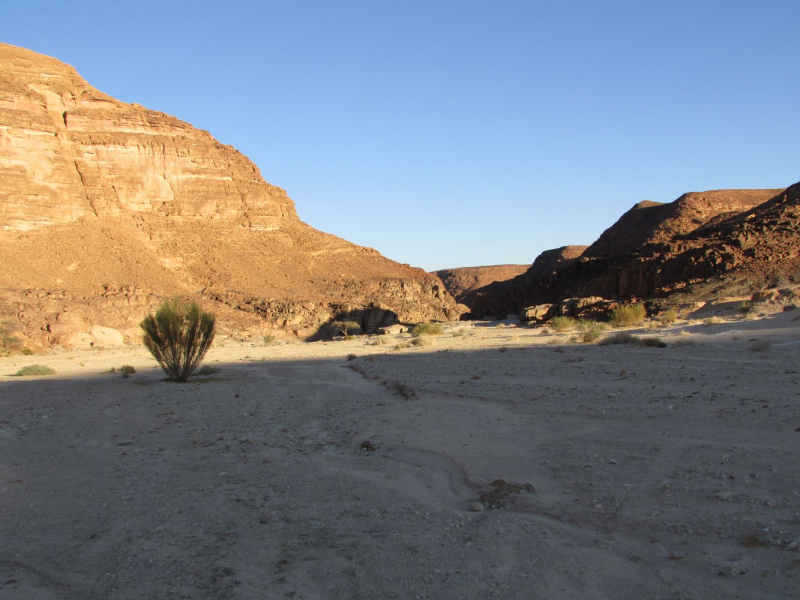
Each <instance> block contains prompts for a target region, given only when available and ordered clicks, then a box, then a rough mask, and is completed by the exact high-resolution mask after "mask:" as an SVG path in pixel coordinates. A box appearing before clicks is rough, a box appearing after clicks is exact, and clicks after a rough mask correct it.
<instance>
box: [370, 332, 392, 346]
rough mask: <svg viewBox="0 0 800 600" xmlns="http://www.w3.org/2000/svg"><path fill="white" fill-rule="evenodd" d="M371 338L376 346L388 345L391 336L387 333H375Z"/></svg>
mask: <svg viewBox="0 0 800 600" xmlns="http://www.w3.org/2000/svg"><path fill="white" fill-rule="evenodd" d="M373 339H374V342H375V345H376V346H388V345H389V344H391V343H392V340H393V338H392V336H391V335H388V334H384V335H376V336H375V337H374V338H373Z"/></svg>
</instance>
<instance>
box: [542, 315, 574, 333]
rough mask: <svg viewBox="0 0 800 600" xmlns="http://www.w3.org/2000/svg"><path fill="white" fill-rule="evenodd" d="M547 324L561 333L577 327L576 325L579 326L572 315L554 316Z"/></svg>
mask: <svg viewBox="0 0 800 600" xmlns="http://www.w3.org/2000/svg"><path fill="white" fill-rule="evenodd" d="M547 324H548V325H549V326H550V327H552V328H553V329H555V330H556V331H558V332H559V333H560V332H564V331H569V330H570V329H575V327H577V326H578V323H577V321H575V319H572V318H570V317H553V318H552V319H550V320H549V321H548V322H547Z"/></svg>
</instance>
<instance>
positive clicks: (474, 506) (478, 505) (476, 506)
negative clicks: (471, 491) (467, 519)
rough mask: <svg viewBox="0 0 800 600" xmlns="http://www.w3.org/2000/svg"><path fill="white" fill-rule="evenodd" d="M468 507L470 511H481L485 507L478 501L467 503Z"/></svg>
mask: <svg viewBox="0 0 800 600" xmlns="http://www.w3.org/2000/svg"><path fill="white" fill-rule="evenodd" d="M469 509H470V510H471V511H472V512H481V511H482V510H484V509H485V507H484V506H483V504H481V503H480V502H472V503H471V504H470V505H469Z"/></svg>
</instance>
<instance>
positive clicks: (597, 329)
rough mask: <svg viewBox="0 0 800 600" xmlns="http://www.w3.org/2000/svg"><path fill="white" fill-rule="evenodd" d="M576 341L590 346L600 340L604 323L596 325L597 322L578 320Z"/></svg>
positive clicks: (604, 328) (604, 327)
mask: <svg viewBox="0 0 800 600" xmlns="http://www.w3.org/2000/svg"><path fill="white" fill-rule="evenodd" d="M577 327H578V339H579V340H580V341H582V342H583V343H584V344H590V343H592V342H596V341H597V340H599V339H600V337H601V336H602V335H603V332H604V331H605V330H606V326H605V324H604V323H598V322H597V321H585V320H580V321H578V325H577Z"/></svg>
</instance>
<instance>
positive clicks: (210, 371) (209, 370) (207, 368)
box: [200, 365, 222, 375]
mask: <svg viewBox="0 0 800 600" xmlns="http://www.w3.org/2000/svg"><path fill="white" fill-rule="evenodd" d="M221 370H222V369H221V368H220V367H212V366H211V365H203V368H202V369H200V375H214V374H215V373H219V372H220V371H221Z"/></svg>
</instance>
